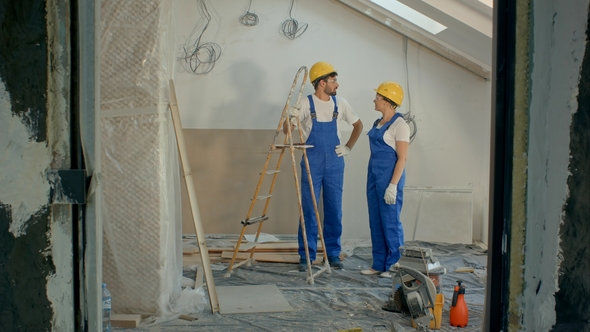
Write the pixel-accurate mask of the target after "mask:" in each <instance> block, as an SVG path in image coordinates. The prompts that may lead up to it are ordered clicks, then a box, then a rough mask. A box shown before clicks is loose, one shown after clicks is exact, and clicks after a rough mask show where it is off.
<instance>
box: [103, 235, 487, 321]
mask: <svg viewBox="0 0 590 332" xmlns="http://www.w3.org/2000/svg"><path fill="white" fill-rule="evenodd" d="M412 245H419V246H421V247H423V248H431V249H432V250H433V253H434V257H436V258H437V259H438V260H439V261H440V262H441V264H442V265H443V266H444V267H445V268H446V269H447V273H446V274H445V275H442V276H441V279H440V282H441V286H442V287H441V288H442V292H443V293H444V295H445V303H444V307H443V315H442V324H441V325H442V326H441V329H440V330H439V331H455V330H459V328H456V327H452V326H450V324H449V309H450V306H451V299H452V295H453V289H454V286H455V285H456V284H457V280H462V281H463V282H464V285H466V294H465V300H466V302H467V306H468V309H469V323H468V326H467V327H465V328H461V329H460V330H461V331H481V324H482V321H483V309H484V297H485V283H486V262H487V251H486V250H484V249H482V248H481V247H479V246H478V245H463V244H444V243H427V242H421V241H412V242H406V246H412ZM348 252H349V257H348V258H346V259H345V260H344V261H343V263H344V269H343V270H332V273H331V274H322V275H320V276H318V277H316V278H315V279H314V284H308V283H306V281H305V280H306V273H303V272H297V271H296V267H297V266H296V265H294V264H283V263H262V262H257V263H255V264H253V265H252V266H250V267H246V266H242V267H240V268H238V269H236V270H235V273H234V274H233V275H232V276H231V277H229V278H226V277H225V276H224V275H225V271H224V270H222V269H223V268H224V267H225V266H227V263H223V264H220V263H216V264H213V265H212V267H213V276H214V280H215V285H216V286H243V285H276V287H277V288H278V289H279V290H280V292H281V294H282V295H283V296H284V297H285V299H286V300H287V302H288V303H289V304H290V305H291V307H292V308H293V311H289V312H276V313H247V314H224V315H221V314H218V313H216V314H212V313H211V309H210V306H208V304H207V307H206V308H205V309H204V310H203V312H200V313H196V314H194V316H196V317H197V318H198V319H197V320H195V321H192V322H189V321H187V320H182V319H174V320H170V321H166V322H163V323H158V324H154V325H148V324H146V323H142V325H140V327H138V328H134V329H122V328H115V329H113V331H128V332H138V331H142V332H160V331H161V332H172V331H181V332H182V331H212V332H213V331H215V332H217V331H223V332H228V331H341V330H345V331H346V330H351V329H354V328H357V329H358V328H360V329H361V330H362V331H364V332H367V331H394V330H395V331H398V332H402V331H415V328H413V327H412V321H411V318H410V317H409V316H406V315H404V314H401V313H392V312H389V311H385V310H382V307H383V306H384V304H385V303H386V301H387V298H388V295H389V293H390V292H391V289H392V281H391V279H386V278H380V277H377V276H365V275H361V274H360V271H361V270H363V269H366V268H368V267H369V266H370V264H371V248H370V247H353V248H348ZM459 267H473V268H474V272H471V273H459V272H454V271H455V270H456V269H457V268H459ZM185 277H187V278H192V279H194V278H195V272H194V271H191V270H185Z"/></svg>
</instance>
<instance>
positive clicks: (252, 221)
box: [240, 216, 268, 225]
mask: <svg viewBox="0 0 590 332" xmlns="http://www.w3.org/2000/svg"><path fill="white" fill-rule="evenodd" d="M265 220H268V217H267V216H260V217H254V218H250V219H248V220H242V221H240V222H241V223H242V225H252V224H255V223H257V222H261V221H265Z"/></svg>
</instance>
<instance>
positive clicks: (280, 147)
mask: <svg viewBox="0 0 590 332" xmlns="http://www.w3.org/2000/svg"><path fill="white" fill-rule="evenodd" d="M301 73H304V75H303V81H302V83H301V86H300V88H299V95H298V96H297V101H296V103H295V104H294V105H299V101H300V100H301V95H302V94H303V88H304V87H305V82H306V81H307V67H305V66H303V67H301V68H299V70H298V71H297V74H296V75H295V79H294V80H293V85H292V86H291V91H290V92H289V97H288V98H287V102H286V103H285V108H284V109H283V112H282V113H281V119H280V121H279V125H278V126H277V130H276V132H275V135H274V140H273V143H272V144H271V146H270V150H269V152H268V155H267V157H266V162H265V163H264V167H263V169H262V172H261V173H260V179H259V180H258V185H257V186H256V190H255V191H254V196H253V197H252V201H251V203H250V208H249V209H248V213H247V214H246V218H245V219H244V220H242V221H241V223H242V231H241V233H240V237H239V238H238V242H237V243H236V247H235V249H234V253H233V256H232V259H231V262H230V263H229V266H228V268H227V273H226V275H225V276H226V277H229V276H230V275H231V273H232V270H233V269H234V268H238V267H240V266H242V265H244V264H246V265H247V266H250V265H251V263H252V262H254V251H255V248H256V244H257V242H258V237H259V236H260V232H261V231H262V225H263V223H264V221H266V220H268V216H267V215H266V213H267V211H268V207H269V205H270V200H271V198H272V192H273V190H274V187H275V183H276V180H277V176H278V174H279V172H280V169H281V162H282V161H283V157H284V155H285V151H287V150H288V151H289V152H290V154H291V164H292V168H293V177H294V180H295V189H296V191H297V203H298V205H299V222H300V224H301V231H302V234H303V242H304V245H305V257H306V259H307V279H306V281H307V283H309V284H313V283H314V278H315V277H316V276H318V275H320V274H322V273H324V272H327V273H331V270H330V264H329V263H328V257H327V253H326V250H325V248H326V246H325V243H324V236H323V232H322V225H321V222H320V215H319V212H318V207H317V201H316V197H315V193H314V190H313V182H312V179H311V172H310V168H309V161H308V159H307V151H306V149H308V148H311V147H313V146H312V145H305V144H303V143H294V142H293V135H292V132H291V126H289V125H288V126H287V128H288V130H287V135H286V136H285V139H284V141H283V143H282V144H277V139H278V137H279V134H280V132H281V131H282V130H283V123H284V121H289V122H291V123H295V122H296V124H297V127H298V128H300V123H299V118H292V119H289V108H290V107H291V106H290V104H291V97H292V96H293V91H294V90H295V87H296V85H297V80H298V79H299V76H300V74H301ZM299 142H303V134H302V133H301V131H299ZM295 150H301V151H303V160H304V161H305V167H306V169H307V176H308V180H309V184H310V189H311V197H312V200H313V207H314V210H315V215H316V221H317V226H318V234H319V235H320V241H321V245H322V247H323V248H324V250H323V256H324V260H323V267H321V268H320V269H319V271H318V272H316V273H315V274H314V273H312V270H311V267H312V262H311V261H310V259H309V249H308V246H307V233H306V230H305V218H304V215H303V205H302V202H301V191H300V187H299V177H298V175H297V162H296V160H295ZM277 152H279V153H278V160H277V162H276V166H275V167H274V169H270V170H269V165H270V163H271V159H272V157H273V155H276V154H277ZM266 175H272V177H271V183H270V187H269V190H268V194H267V195H259V192H260V190H261V188H262V186H263V183H264V180H265V179H266ZM301 176H305V174H302V175H301ZM259 201H264V208H263V210H262V214H261V215H260V216H257V217H252V212H253V211H254V207H255V205H256V203H257V202H259ZM253 224H258V229H257V231H256V236H255V240H254V246H252V247H251V248H249V249H248V250H247V251H250V257H249V258H248V259H246V260H244V261H241V262H239V263H237V264H235V265H234V263H235V261H236V257H237V255H238V252H239V251H240V244H241V242H242V239H243V238H244V234H245V233H246V228H247V227H248V226H250V225H253Z"/></svg>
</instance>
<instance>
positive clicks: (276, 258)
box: [221, 251, 321, 264]
mask: <svg viewBox="0 0 590 332" xmlns="http://www.w3.org/2000/svg"><path fill="white" fill-rule="evenodd" d="M233 254H234V252H233V251H224V252H222V253H221V258H229V259H231V258H232V256H233ZM248 258H250V253H247V252H239V253H238V255H237V256H236V259H238V260H244V259H248ZM254 260H256V261H259V262H272V263H293V264H296V263H299V254H283V253H272V254H265V253H254ZM320 262H321V258H317V259H316V260H315V261H314V262H313V263H314V264H319V263H320Z"/></svg>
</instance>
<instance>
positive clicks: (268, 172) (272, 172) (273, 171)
mask: <svg viewBox="0 0 590 332" xmlns="http://www.w3.org/2000/svg"><path fill="white" fill-rule="evenodd" d="M280 172H281V170H280V169H275V170H272V171H266V172H265V174H275V173H280ZM261 174H262V173H261Z"/></svg>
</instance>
